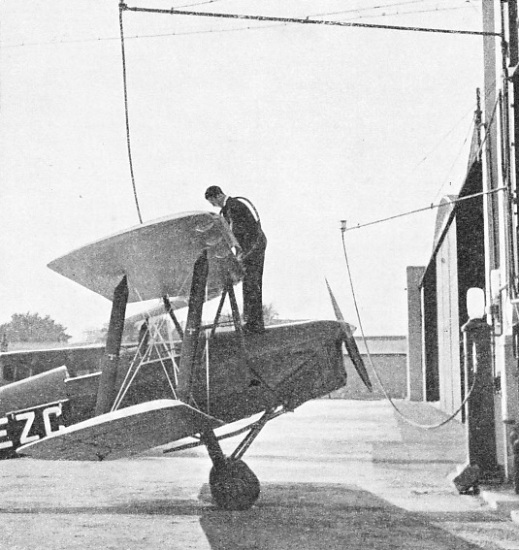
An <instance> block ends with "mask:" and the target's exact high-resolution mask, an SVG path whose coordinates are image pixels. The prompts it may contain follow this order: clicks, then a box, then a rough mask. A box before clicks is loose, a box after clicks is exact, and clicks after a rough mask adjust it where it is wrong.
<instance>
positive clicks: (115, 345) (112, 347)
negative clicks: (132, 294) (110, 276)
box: [95, 275, 128, 416]
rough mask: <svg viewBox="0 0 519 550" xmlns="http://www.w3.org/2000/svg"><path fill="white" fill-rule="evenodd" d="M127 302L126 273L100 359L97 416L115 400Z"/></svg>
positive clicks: (107, 410)
mask: <svg viewBox="0 0 519 550" xmlns="http://www.w3.org/2000/svg"><path fill="white" fill-rule="evenodd" d="M127 303H128V281H127V279H126V275H125V276H124V277H123V278H122V280H121V282H120V283H119V284H118V285H117V286H116V287H115V291H114V298H113V301H112V313H111V315H110V324H109V326H108V335H107V337H106V349H105V352H104V355H103V357H102V358H101V361H100V363H101V365H100V366H101V379H100V380H99V389H98V390H97V402H96V409H95V415H96V416H98V415H100V414H105V413H107V412H109V411H110V409H111V408H112V403H113V402H114V400H115V395H116V388H115V382H116V378H117V366H118V364H119V352H120V351H121V340H122V336H123V329H124V317H125V314H126V304H127Z"/></svg>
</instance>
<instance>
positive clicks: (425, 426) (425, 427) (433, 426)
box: [341, 224, 477, 430]
mask: <svg viewBox="0 0 519 550" xmlns="http://www.w3.org/2000/svg"><path fill="white" fill-rule="evenodd" d="M344 233H345V227H344V224H343V225H342V226H341V235H342V249H343V252H344V259H345V261H346V269H347V271H348V279H349V282H350V289H351V293H352V297H353V303H354V306H355V312H356V315H357V321H358V324H359V328H360V332H361V335H362V341H363V342H364V346H365V347H366V353H367V356H368V361H369V365H370V367H371V370H372V371H373V373H374V375H375V378H376V380H377V382H378V384H379V386H380V388H381V390H382V393H383V394H384V397H385V398H386V399H387V400H388V401H389V403H391V406H392V407H393V409H395V411H396V412H397V414H398V415H399V416H400V417H401V418H402V420H403V421H404V422H406V423H407V424H410V425H411V426H415V427H416V428H421V429H422V430H435V429H437V428H441V427H442V426H445V424H448V423H449V422H451V421H452V420H454V418H455V417H456V416H457V415H458V414H459V413H460V412H461V410H462V409H463V407H464V406H465V405H466V404H467V402H468V400H469V399H470V396H471V395H472V392H473V391H474V388H475V387H476V381H477V376H476V372H475V373H474V380H473V382H472V386H471V388H470V390H469V392H468V393H467V395H466V396H465V399H463V402H462V403H461V405H460V406H459V407H458V409H456V411H455V412H453V413H452V414H451V415H450V416H449V417H447V418H446V419H445V420H443V421H442V422H439V423H437V424H420V423H419V422H415V421H414V420H412V419H411V418H408V417H407V416H405V415H404V414H403V413H402V411H401V410H400V409H399V408H398V407H397V406H396V405H395V403H394V401H393V399H392V398H391V396H390V395H389V394H388V393H387V391H386V389H385V387H384V385H383V384H382V381H381V380H380V377H379V375H378V372H377V370H376V369H375V366H374V365H373V359H372V358H371V354H370V352H369V347H368V342H367V339H366V335H365V334H364V328H363V325H362V319H361V317H360V312H359V307H358V304H357V297H356V294H355V289H354V286H353V278H352V275H351V270H350V263H349V260H348V254H347V252H346V243H345V239H344Z"/></svg>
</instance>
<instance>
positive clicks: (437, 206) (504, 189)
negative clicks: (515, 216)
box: [345, 187, 506, 231]
mask: <svg viewBox="0 0 519 550" xmlns="http://www.w3.org/2000/svg"><path fill="white" fill-rule="evenodd" d="M498 191H506V187H497V188H496V189H490V190H489V191H481V192H479V193H474V194H473V195H467V196H466V197H460V198H459V199H453V200H451V201H449V202H448V203H445V202H440V203H436V204H430V205H429V206H424V207H422V208H416V209H415V210H410V211H408V212H402V213H400V214H395V215H394V216H388V217H387V218H381V219H380V220H374V221H372V222H367V223H363V224H358V225H354V226H352V227H350V228H347V229H345V231H352V230H353V229H361V228H363V227H368V226H370V225H375V224H377V223H382V222H388V221H392V220H396V219H398V218H403V217H404V216H410V215H411V214H418V213H419V212H425V211H427V210H432V209H434V208H443V207H445V206H450V205H451V204H456V203H458V202H463V201H466V200H469V199H474V198H476V197H482V196H484V195H492V194H493V193H497V192H498Z"/></svg>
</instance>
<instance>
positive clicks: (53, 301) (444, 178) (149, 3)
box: [0, 0, 483, 340]
mask: <svg viewBox="0 0 519 550" xmlns="http://www.w3.org/2000/svg"><path fill="white" fill-rule="evenodd" d="M135 2H136V3H133V2H129V3H128V6H135V7H146V8H157V9H170V8H171V7H172V6H174V7H177V8H181V7H184V6H188V7H186V8H185V9H189V10H198V11H208V12H222V13H240V14H253V15H267V16H276V17H291V18H306V17H313V18H320V19H331V20H337V21H351V22H358V23H369V24H380V25H403V26H422V27H431V28H448V29H458V30H460V29H463V30H481V26H482V23H481V7H480V2H479V1H476V0H469V1H465V0H448V1H447V0H407V1H404V0H400V1H396V0H378V1H375V0H362V1H361V0H312V1H310V0H297V1H295V0H294V1H293V0H285V1H283V2H279V0H278V1H275V2H274V1H269V0H212V1H207V0H205V1H203V0H191V1H189V0H168V1H167V2H166V1H163V0H135ZM374 6H378V7H377V8H375V7H374ZM370 7H373V9H369V8H370ZM320 14H326V15H320ZM123 30H124V36H125V41H124V45H125V54H126V55H125V56H126V63H125V67H126V75H127V100H128V113H129V124H130V126H129V127H130V138H131V146H132V147H131V152H132V161H133V170H134V176H135V185H136V192H137V197H138V201H139V206H140V210H141V214H142V218H143V221H144V222H149V221H152V220H153V219H156V218H160V217H163V216H167V215H170V214H174V213H177V212H184V211H186V212H187V211H196V210H206V211H207V210H212V211H214V209H212V208H211V206H210V205H209V204H208V203H207V202H206V201H205V199H204V191H205V189H206V188H207V187H208V186H209V185H219V186H220V187H222V189H223V190H224V191H225V192H226V193H227V194H229V195H231V196H246V197H248V198H249V199H250V200H251V201H252V202H253V203H254V204H255V206H256V208H257V209H258V211H259V213H260V216H261V220H262V226H263V228H264V231H265V233H266V235H267V238H268V247H267V252H266V263H265V274H264V303H266V304H270V305H272V307H273V309H274V310H275V311H276V312H277V313H278V315H279V317H281V318H284V319H309V318H312V319H331V318H333V309H332V306H331V304H330V300H329V298H328V295H327V289H326V284H325V278H327V279H328V280H329V282H330V284H331V286H332V288H333V290H334V292H335V295H336V297H337V300H338V302H339V304H340V305H341V308H342V310H343V314H344V317H345V318H346V320H348V321H350V322H351V323H352V324H354V325H356V326H358V325H359V320H358V319H357V316H356V311H355V304H354V299H353V296H355V299H356V301H357V305H358V309H359V314H360V323H362V326H363V329H364V332H365V333H366V334H367V335H385V334H388V335H389V334H391V335H405V334H406V332H407V302H406V300H407V295H406V267H407V266H425V265H426V264H427V262H428V261H429V258H430V255H431V252H432V239H433V231H434V220H435V217H436V213H437V212H436V210H434V209H430V210H428V211H427V212H424V213H421V214H414V215H409V216H403V217H399V218H397V219H395V220H393V221H387V222H382V223H377V224H374V225H370V226H369V227H365V228H358V229H352V230H349V231H346V233H345V234H344V237H345V245H346V250H347V255H348V261H349V267H350V272H351V276H352V282H353V291H352V288H351V287H350V281H349V278H348V272H347V269H346V262H345V258H344V255H343V248H342V241H341V230H340V227H341V223H340V221H341V220H346V222H347V227H348V228H353V227H355V226H357V225H359V224H360V225H362V224H365V223H368V222H371V221H375V220H379V219H382V218H386V217H389V216H396V215H399V214H403V213H406V212H409V211H412V210H415V209H419V208H424V207H427V206H429V205H431V204H434V203H438V202H439V201H440V199H441V197H442V196H443V195H445V194H452V193H457V192H458V190H459V188H460V186H461V184H462V182H463V177H464V174H465V171H466V165H467V158H468V147H469V144H470V137H471V133H472V121H473V114H474V111H475V108H476V88H478V87H479V88H482V87H483V60H482V57H483V40H482V38H481V37H478V36H468V35H460V34H440V33H418V32H410V31H395V30H387V29H379V28H353V27H330V26H323V25H298V24H278V23H271V22H270V23H261V22H257V21H240V20H222V19H214V18H207V17H187V16H181V15H169V14H168V15H163V14H146V13H135V12H129V11H125V12H124V14H123ZM0 198H1V200H0V219H1V221H2V231H1V233H0V258H1V262H0V323H5V322H8V321H9V320H10V318H11V315H12V314H13V313H25V312H28V311H30V312H33V313H36V312H37V313H39V314H40V315H42V316H44V315H50V316H51V317H52V318H53V319H54V320H55V321H56V322H58V323H60V324H62V325H64V326H65V327H66V328H67V332H68V333H69V334H71V335H72V336H73V338H74V340H80V339H81V338H82V334H83V331H85V330H90V329H95V328H100V327H102V326H103V325H105V324H106V323H107V322H108V319H109V315H110V305H111V304H110V302H109V301H108V300H106V299H105V298H102V297H100V296H97V295H96V294H94V293H93V292H91V291H89V290H87V289H85V288H82V287H81V286H79V285H77V284H76V283H73V282H71V281H68V280H67V279H65V278H63V277H61V276H60V275H57V274H56V273H54V272H52V271H51V270H49V269H48V268H47V267H46V266H47V264H48V263H49V262H50V261H51V260H53V259H55V258H57V257H59V256H62V255H64V254H66V253H68V252H70V251H71V250H74V249H76V248H79V247H80V246H82V245H85V244H88V243H90V242H93V241H95V240H98V239H101V238H103V237H106V236H109V235H111V234H113V233H116V232H119V231H122V230H125V229H128V228H131V227H134V226H137V225H138V224H139V218H138V214H137V209H136V205H135V198H134V193H133V188H132V180H131V175H130V168H129V159H128V150H127V131H126V122H125V103H124V88H123V63H122V54H121V41H120V27H119V9H118V2H117V1H115V0H110V1H109V0H45V1H40V0H27V1H25V2H17V1H15V0H4V1H3V2H1V3H0ZM136 307H138V306H135V307H134V306H132V307H130V308H129V309H128V312H129V313H132V312H134V311H136ZM132 308H133V309H132Z"/></svg>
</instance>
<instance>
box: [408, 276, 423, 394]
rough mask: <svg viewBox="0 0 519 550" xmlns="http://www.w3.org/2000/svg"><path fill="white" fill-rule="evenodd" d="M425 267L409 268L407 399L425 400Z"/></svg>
mask: <svg viewBox="0 0 519 550" xmlns="http://www.w3.org/2000/svg"><path fill="white" fill-rule="evenodd" d="M424 271H425V269H424V268H423V267H408V268H407V334H408V336H407V399H409V400H410V401H423V400H424V387H425V383H424V373H423V358H422V323H423V321H422V296H421V293H420V286H419V285H420V280H421V279H422V276H423V274H424Z"/></svg>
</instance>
